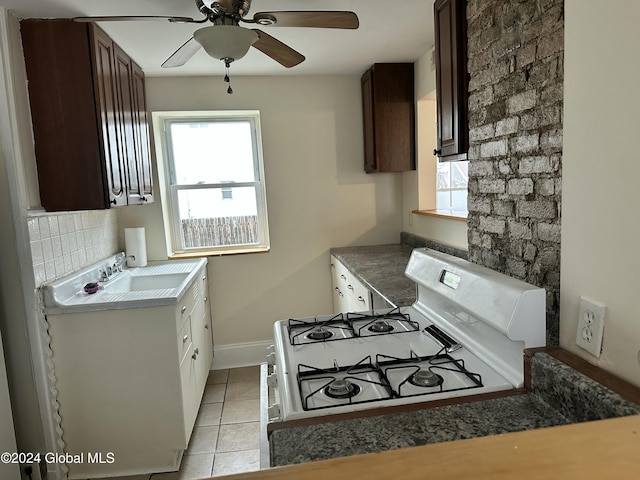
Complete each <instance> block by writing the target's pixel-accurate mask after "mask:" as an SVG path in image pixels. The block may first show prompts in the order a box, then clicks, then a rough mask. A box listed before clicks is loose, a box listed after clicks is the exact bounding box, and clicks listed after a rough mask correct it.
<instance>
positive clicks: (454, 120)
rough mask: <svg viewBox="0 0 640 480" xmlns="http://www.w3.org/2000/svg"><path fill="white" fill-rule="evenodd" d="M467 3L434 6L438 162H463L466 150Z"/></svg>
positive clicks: (439, 0)
mask: <svg viewBox="0 0 640 480" xmlns="http://www.w3.org/2000/svg"><path fill="white" fill-rule="evenodd" d="M466 6H467V2H466V0H436V2H435V4H434V26H435V41H436V45H435V60H436V110H437V128H436V132H437V138H436V150H434V152H433V153H434V155H436V156H437V157H438V159H439V160H440V161H457V160H466V159H467V151H468V149H469V132H468V129H469V127H468V118H467V117H468V114H467V112H468V106H467V99H468V82H469V80H468V77H469V75H468V73H467V19H466Z"/></svg>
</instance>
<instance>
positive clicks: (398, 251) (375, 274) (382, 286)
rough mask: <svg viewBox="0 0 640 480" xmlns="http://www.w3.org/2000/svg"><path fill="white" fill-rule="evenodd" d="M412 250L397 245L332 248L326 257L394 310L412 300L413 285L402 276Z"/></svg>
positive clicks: (413, 295)
mask: <svg viewBox="0 0 640 480" xmlns="http://www.w3.org/2000/svg"><path fill="white" fill-rule="evenodd" d="M412 250H413V248H412V247H409V246H406V245H400V244H392V245H371V246H363V247H342V248H332V249H331V251H330V253H331V255H333V256H335V257H336V258H337V259H338V260H339V261H340V262H342V263H343V264H344V266H345V267H347V269H348V270H349V271H350V272H351V273H353V274H354V275H355V276H357V277H358V278H359V279H360V280H362V282H363V283H364V284H365V285H366V286H367V288H369V289H370V290H372V291H373V292H375V293H376V294H378V295H379V296H381V297H382V298H383V299H384V300H385V301H386V302H387V303H390V304H391V305H392V306H394V307H404V306H407V305H411V304H412V303H413V302H415V300H416V284H415V283H414V282H413V281H412V280H409V279H408V278H407V277H405V275H404V271H405V269H406V268H407V263H408V262H409V257H410V256H411V251H412Z"/></svg>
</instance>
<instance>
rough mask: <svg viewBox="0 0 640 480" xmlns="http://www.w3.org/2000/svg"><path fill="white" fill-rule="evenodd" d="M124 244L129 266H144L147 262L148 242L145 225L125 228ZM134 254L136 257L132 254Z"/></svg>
mask: <svg viewBox="0 0 640 480" xmlns="http://www.w3.org/2000/svg"><path fill="white" fill-rule="evenodd" d="M124 244H125V250H126V253H127V265H128V266H129V267H144V266H145V265H146V264H147V242H146V239H145V235H144V227H137V228H125V229H124ZM131 255H133V257H135V259H132V258H131V257H130V256H131Z"/></svg>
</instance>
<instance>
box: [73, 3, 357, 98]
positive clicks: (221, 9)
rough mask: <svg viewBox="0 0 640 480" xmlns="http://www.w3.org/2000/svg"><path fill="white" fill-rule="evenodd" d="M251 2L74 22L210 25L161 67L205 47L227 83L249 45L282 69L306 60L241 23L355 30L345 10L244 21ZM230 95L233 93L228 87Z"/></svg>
mask: <svg viewBox="0 0 640 480" xmlns="http://www.w3.org/2000/svg"><path fill="white" fill-rule="evenodd" d="M251 1H252V0H195V2H196V7H197V8H198V10H199V11H200V13H201V14H202V15H203V16H204V17H203V18H200V19H194V18H191V17H177V16H176V17H172V16H155V15H144V16H102V17H98V16H94V17H76V18H74V20H75V21H77V22H104V21H122V20H168V21H169V22H171V23H198V24H204V23H211V24H212V25H210V26H207V27H203V28H200V29H198V30H196V31H195V32H194V33H193V36H192V37H191V38H190V39H189V40H187V41H186V42H185V43H184V44H183V45H182V46H181V47H180V48H178V49H177V50H176V51H175V52H173V54H171V56H169V58H167V59H166V60H165V61H164V63H163V64H162V67H164V68H172V67H179V66H181V65H184V64H185V63H186V62H187V61H188V60H189V59H190V58H191V57H192V56H193V55H195V53H196V52H197V51H198V50H199V49H200V47H202V48H204V49H205V51H206V52H207V53H208V54H209V55H210V56H211V57H213V58H216V59H218V60H221V61H222V62H224V64H225V68H226V75H225V81H226V82H227V83H229V65H230V64H231V62H233V61H235V60H239V59H240V58H242V57H244V56H245V55H246V53H247V52H248V51H249V48H251V47H252V46H253V47H254V48H256V49H258V50H260V51H261V52H262V53H264V54H265V55H267V56H269V57H271V58H272V59H273V60H275V61H276V62H278V63H280V64H281V65H283V66H284V67H287V68H291V67H294V66H296V65H298V64H300V63H302V62H303V61H304V60H305V57H304V55H302V54H301V53H299V52H297V51H296V50H294V49H293V48H291V47H289V46H288V45H286V44H285V43H283V42H281V41H280V40H278V39H276V38H274V37H272V36H271V35H269V34H267V33H265V32H263V31H262V30H260V29H258V28H251V29H249V28H243V27H241V26H240V23H246V24H253V25H259V26H261V27H315V28H340V29H356V28H358V26H359V20H358V16H357V15H356V14H355V13H353V12H347V11H282V12H259V13H256V14H255V15H253V18H245V17H246V15H247V14H248V13H249V9H250V8H251ZM227 91H228V92H229V93H232V90H231V86H229V88H228V90H227Z"/></svg>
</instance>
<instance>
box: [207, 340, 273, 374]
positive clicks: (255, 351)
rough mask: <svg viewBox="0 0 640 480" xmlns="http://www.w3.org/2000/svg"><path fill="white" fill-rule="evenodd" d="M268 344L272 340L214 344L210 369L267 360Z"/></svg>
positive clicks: (245, 365) (254, 363) (247, 364)
mask: <svg viewBox="0 0 640 480" xmlns="http://www.w3.org/2000/svg"><path fill="white" fill-rule="evenodd" d="M269 345H273V340H268V341H264V342H248V343H235V344H230V345H216V346H214V347H213V361H212V362H211V370H222V369H224V368H237V367H248V366H251V365H260V364H261V363H263V362H265V361H266V360H267V347H268V346H269Z"/></svg>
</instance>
